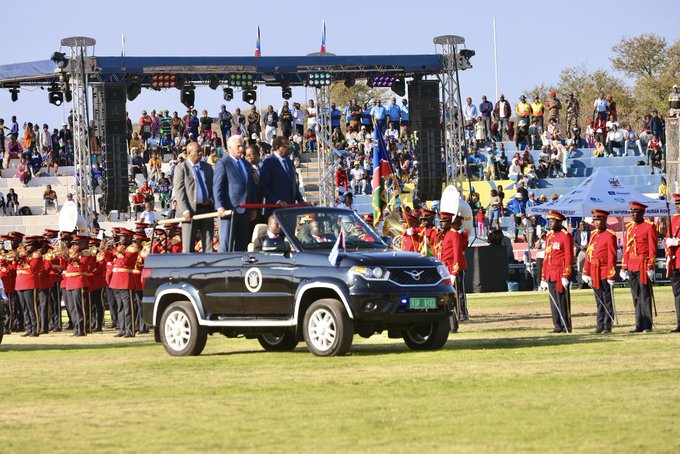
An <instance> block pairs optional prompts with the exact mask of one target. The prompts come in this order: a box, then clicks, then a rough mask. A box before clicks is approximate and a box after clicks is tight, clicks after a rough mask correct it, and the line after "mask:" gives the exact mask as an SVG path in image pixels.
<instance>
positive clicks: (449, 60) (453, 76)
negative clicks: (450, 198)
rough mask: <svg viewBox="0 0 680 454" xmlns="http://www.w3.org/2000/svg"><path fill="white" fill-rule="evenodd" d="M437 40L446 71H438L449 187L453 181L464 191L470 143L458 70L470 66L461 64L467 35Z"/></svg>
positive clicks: (441, 37)
mask: <svg viewBox="0 0 680 454" xmlns="http://www.w3.org/2000/svg"><path fill="white" fill-rule="evenodd" d="M434 43H435V44H436V45H439V46H441V50H442V60H443V63H444V72H443V73H442V74H438V75H437V77H438V78H439V81H440V83H441V86H442V109H443V112H442V114H443V116H444V149H445V152H446V153H445V155H446V184H447V186H448V185H450V184H453V185H455V186H456V187H457V188H458V189H459V190H462V186H463V178H464V175H463V174H462V173H461V169H462V168H463V166H462V164H463V159H464V157H465V153H466V151H467V148H468V144H467V138H466V137H465V131H464V128H463V126H464V123H463V109H462V106H463V103H462V101H461V96H460V83H459V79H458V71H459V70H463V69H467V68H462V67H461V66H460V65H461V62H460V58H459V55H458V46H459V45H461V44H464V43H465V38H463V37H462V36H455V35H444V36H438V37H436V38H434Z"/></svg>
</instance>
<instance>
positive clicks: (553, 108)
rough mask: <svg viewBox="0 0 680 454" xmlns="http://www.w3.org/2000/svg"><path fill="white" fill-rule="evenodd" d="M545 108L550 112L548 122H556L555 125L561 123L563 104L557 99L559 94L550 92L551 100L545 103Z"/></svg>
mask: <svg viewBox="0 0 680 454" xmlns="http://www.w3.org/2000/svg"><path fill="white" fill-rule="evenodd" d="M545 108H546V110H547V111H548V120H549V121H552V120H553V119H554V120H555V123H558V124H559V122H560V110H562V102H561V101H560V100H559V98H558V97H557V93H555V92H554V91H551V92H550V98H548V100H547V101H546V103H545Z"/></svg>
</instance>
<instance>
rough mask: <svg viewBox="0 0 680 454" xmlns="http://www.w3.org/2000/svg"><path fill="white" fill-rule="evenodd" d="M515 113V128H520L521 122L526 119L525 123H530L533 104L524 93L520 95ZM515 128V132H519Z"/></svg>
mask: <svg viewBox="0 0 680 454" xmlns="http://www.w3.org/2000/svg"><path fill="white" fill-rule="evenodd" d="M515 113H516V114H517V121H516V122H515V125H516V126H515V128H517V129H519V124H520V122H522V121H524V124H525V125H528V124H529V123H530V122H529V117H530V116H531V106H530V105H529V103H528V102H527V97H526V96H524V95H522V96H520V97H519V103H518V104H517V105H516V106H515ZM517 129H516V130H515V134H516V133H517Z"/></svg>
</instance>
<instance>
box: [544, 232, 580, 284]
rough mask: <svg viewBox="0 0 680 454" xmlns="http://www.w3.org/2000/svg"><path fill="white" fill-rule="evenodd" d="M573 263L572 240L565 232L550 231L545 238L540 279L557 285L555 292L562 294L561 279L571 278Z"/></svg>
mask: <svg viewBox="0 0 680 454" xmlns="http://www.w3.org/2000/svg"><path fill="white" fill-rule="evenodd" d="M573 262H574V240H573V238H572V237H571V234H570V233H568V232H567V231H566V230H560V231H559V232H555V231H554V230H551V231H549V232H548V234H547V235H546V237H545V257H544V258H543V272H542V275H541V277H542V278H543V279H544V280H546V281H548V282H556V283H557V291H558V292H560V293H562V290H563V288H562V278H563V277H564V278H567V279H569V278H570V277H571V265H572V263H573Z"/></svg>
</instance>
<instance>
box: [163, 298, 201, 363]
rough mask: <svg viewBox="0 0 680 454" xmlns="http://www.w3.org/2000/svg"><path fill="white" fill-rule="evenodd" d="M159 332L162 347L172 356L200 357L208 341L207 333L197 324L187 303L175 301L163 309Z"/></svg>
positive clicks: (189, 304) (194, 315)
mask: <svg viewBox="0 0 680 454" xmlns="http://www.w3.org/2000/svg"><path fill="white" fill-rule="evenodd" d="M159 332H160V336H161V342H162V343H163V347H165V350H166V351H167V352H168V353H169V354H170V355H172V356H196V355H200V354H201V352H202V351H203V349H204V348H205V343H206V341H207V340H208V332H207V330H206V329H205V327H203V326H201V325H199V324H198V319H197V318H196V314H195V313H194V309H193V307H192V306H191V303H190V302H189V301H177V302H174V303H172V304H171V305H170V306H168V308H167V309H165V311H164V312H163V316H162V317H161V324H160V327H159Z"/></svg>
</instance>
